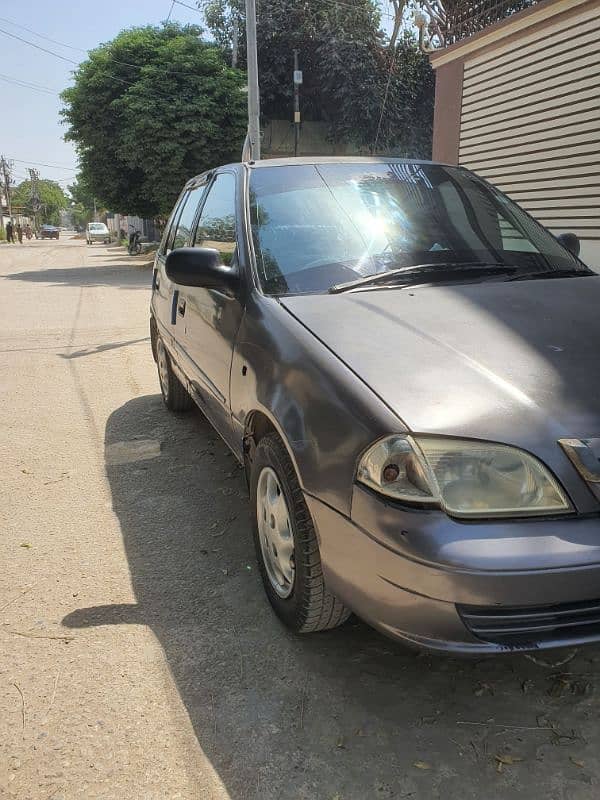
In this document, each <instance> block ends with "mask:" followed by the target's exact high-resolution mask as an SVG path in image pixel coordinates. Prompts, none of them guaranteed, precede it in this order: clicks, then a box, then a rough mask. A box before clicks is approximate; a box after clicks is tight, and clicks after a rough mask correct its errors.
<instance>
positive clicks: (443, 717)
mask: <svg viewBox="0 0 600 800" xmlns="http://www.w3.org/2000/svg"><path fill="white" fill-rule="evenodd" d="M142 262H143V259H142ZM149 280H150V270H149V268H148V267H147V266H144V265H143V263H142V264H140V261H139V260H134V259H130V258H129V257H128V256H127V255H124V254H123V251H122V250H121V249H118V248H107V247H104V246H101V245H98V246H93V247H91V248H87V247H86V246H85V244H84V243H83V242H81V241H78V240H61V241H60V242H58V243H57V242H31V243H26V244H24V245H23V246H22V247H19V246H18V245H16V246H8V245H3V246H0V392H1V398H0V399H1V408H2V424H1V428H0V430H1V435H0V447H1V458H0V465H1V467H0V468H1V470H2V481H1V483H0V486H1V489H0V491H1V493H2V502H1V503H0V528H1V531H2V536H1V537H0V576H1V577H0V797H6V798H18V800H30V799H31V800H96V798H102V800H110V799H114V800H123V798H131V800H167V799H170V800H175V799H176V798H177V799H178V800H192V799H193V800H197V799H198V800H200V799H201V800H246V799H248V800H250V799H252V800H254V799H256V800H368V799H369V798H376V799H378V800H386V799H387V798H409V797H410V798H416V799H417V800H420V799H421V798H423V800H430V798H438V797H439V798H444V800H467V799H469V798H472V799H473V800H480V799H481V798H485V800H506V799H507V798H508V799H509V800H511V799H512V798H517V797H519V798H520V797H528V798H540V799H541V798H543V800H550V799H555V800H566V798H568V800H579V798H585V799H586V800H588V798H589V800H591V798H597V797H598V792H599V788H598V778H599V776H600V764H599V753H600V730H599V725H598V691H599V689H600V687H599V681H598V677H597V675H598V667H599V664H600V661H599V659H600V649H598V648H592V649H589V650H586V651H584V652H580V653H579V654H577V655H576V656H575V658H574V659H573V660H572V661H571V662H570V663H568V664H567V665H565V666H562V667H557V668H548V667H544V666H541V665H539V664H534V663H532V662H531V661H529V660H526V659H524V658H523V657H518V656H515V657H509V658H506V659H502V660H501V659H496V660H488V661H479V662H474V661H456V660H451V659H447V658H441V657H430V656H428V655H419V654H415V653H412V652H409V651H406V650H404V649H403V648H401V647H399V646H397V645H395V644H393V643H391V642H388V641H387V640H386V639H384V638H382V637H381V636H379V635H378V634H377V633H375V632H373V631H371V630H370V629H368V628H367V627H366V626H365V625H363V624H362V623H360V622H358V621H356V620H351V621H350V622H349V623H348V624H347V625H346V626H344V627H343V628H342V629H340V630H338V631H334V632H329V633H325V634H320V635H316V636H312V637H296V636H293V635H292V634H290V633H289V632H287V631H286V630H284V629H283V628H282V627H281V625H280V624H279V622H278V621H277V620H276V618H275V617H274V616H273V614H272V613H271V611H270V609H269V607H268V605H267V602H266V600H265V598H264V595H263V593H262V589H261V587H260V585H259V580H258V575H257V571H256V569H255V566H254V555H253V551H252V546H251V542H250V536H249V531H248V509H247V498H246V491H245V487H244V482H243V480H242V476H241V473H240V471H239V470H238V468H237V467H236V464H235V462H234V459H233V458H232V457H231V456H230V455H229V454H228V452H227V451H226V449H225V447H224V445H223V444H222V442H221V441H220V439H219V438H218V437H217V436H216V435H215V434H214V433H213V432H212V430H211V429H210V428H209V427H208V425H207V424H206V422H205V421H203V418H202V416H201V415H200V413H199V412H198V413H191V414H188V415H180V416H173V415H169V414H168V412H167V411H166V410H165V409H164V408H163V406H162V403H161V399H160V396H159V393H158V383H157V378H156V373H155V367H154V363H153V361H152V358H151V354H150V344H149V340H148V310H147V309H148V284H149Z"/></svg>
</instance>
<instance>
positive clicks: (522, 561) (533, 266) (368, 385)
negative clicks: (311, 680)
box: [150, 158, 600, 654]
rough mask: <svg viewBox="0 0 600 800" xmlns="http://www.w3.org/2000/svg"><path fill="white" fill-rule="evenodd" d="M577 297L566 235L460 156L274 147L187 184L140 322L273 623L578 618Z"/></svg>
mask: <svg viewBox="0 0 600 800" xmlns="http://www.w3.org/2000/svg"><path fill="white" fill-rule="evenodd" d="M599 308H600V278H599V277H598V275H597V274H596V273H595V272H593V271H592V270H590V269H589V268H588V267H586V266H585V265H584V264H583V263H582V262H581V261H580V260H579V258H578V241H577V238H576V237H575V236H573V235H570V234H569V235H565V236H563V237H559V239H558V240H557V239H556V238H555V237H554V236H552V235H551V234H550V233H549V232H548V231H547V230H546V229H544V228H543V227H542V226H541V225H539V224H538V223H537V222H536V221H535V220H534V219H533V218H532V217H531V216H529V215H528V214H527V213H526V212H525V211H523V210H522V209H521V208H520V207H519V206H517V205H516V204H515V203H513V202H512V201H511V200H510V199H509V198H508V197H506V196H505V195H504V194H502V193H501V192H500V191H498V190H497V189H495V188H494V187H493V186H491V185H490V184H488V183H486V182H485V181H484V180H482V179H481V178H479V177H477V176H476V175H474V174H473V173H471V172H469V171H467V170H465V169H463V168H459V167H452V166H445V165H442V164H433V163H429V162H416V161H405V160H397V159H377V158H373V159H368V158H353V159H339V158H338V159H325V158H321V159H294V160H289V159H286V160H273V161H262V162H259V163H252V162H250V163H243V164H232V165H227V166H224V167H221V168H219V169H215V170H213V171H211V172H207V173H206V174H203V175H200V176H199V177H196V178H194V179H192V180H191V181H189V183H188V184H187V185H186V186H185V188H184V190H183V192H182V194H181V196H180V198H179V200H178V202H177V204H176V206H175V209H174V211H173V213H172V216H171V218H170V221H169V223H168V225H167V227H166V230H165V234H164V237H163V241H162V244H161V246H160V249H159V251H158V254H157V257H156V262H155V267H154V273H153V284H152V300H151V319H150V331H151V341H152V350H153V354H154V358H155V360H156V362H157V365H158V373H159V379H160V386H161V390H162V395H163V398H164V401H165V403H166V405H167V407H168V408H169V409H171V410H172V411H185V410H187V409H189V408H191V407H192V406H193V405H194V404H197V405H198V406H199V407H200V409H201V410H202V411H203V412H204V414H205V415H206V417H207V418H208V419H209V420H210V422H211V423H212V425H213V426H214V427H215V428H216V430H217V431H218V432H219V434H220V435H221V436H222V438H223V439H224V440H225V442H226V443H227V444H228V446H229V447H230V448H231V450H232V451H233V453H234V454H235V455H236V457H237V458H238V459H239V461H240V463H241V464H242V465H243V466H244V469H245V472H246V476H247V481H248V486H249V491H250V504H251V517H252V526H253V535H254V540H255V546H256V554H257V559H258V563H259V566H260V572H261V575H262V580H263V584H264V587H265V590H266V594H267V596H268V598H269V600H270V602H271V604H272V606H273V608H274V609H275V611H276V613H277V614H278V615H279V616H280V618H281V619H282V620H283V621H284V622H285V623H286V624H287V625H289V626H290V627H291V628H292V629H294V630H296V631H299V632H310V631H317V630H323V629H326V628H332V627H335V626H336V625H339V624H340V623H342V622H343V621H344V620H345V619H346V618H347V617H348V616H349V614H350V613H351V612H355V613H356V614H357V615H358V616H359V617H361V618H362V619H364V620H365V621H367V622H368V623H370V624H371V625H373V626H374V627H376V628H378V629H379V630H381V631H383V632H384V633H386V634H388V635H390V636H392V637H395V638H397V639H400V640H402V641H404V642H407V643H410V644H412V645H415V646H419V647H425V648H430V649H433V650H439V651H447V652H454V653H463V654H485V653H496V652H506V651H511V650H537V649H543V648H550V647H558V646H566V645H569V646H572V645H579V644H582V643H586V642H595V641H600V460H599V459H600V372H599V363H600V359H599V355H598V353H599V343H600V313H599Z"/></svg>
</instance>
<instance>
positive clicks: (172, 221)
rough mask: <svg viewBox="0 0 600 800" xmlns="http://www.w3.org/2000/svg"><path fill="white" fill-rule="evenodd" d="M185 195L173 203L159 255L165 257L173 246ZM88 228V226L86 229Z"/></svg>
mask: <svg viewBox="0 0 600 800" xmlns="http://www.w3.org/2000/svg"><path fill="white" fill-rule="evenodd" d="M186 197H187V195H184V196H183V197H180V198H179V199H178V200H177V202H176V203H175V207H174V208H173V211H171V216H170V217H169V219H168V222H167V224H166V225H165V230H164V233H163V237H162V242H161V245H160V254H161V255H163V256H164V255H167V253H168V252H169V251H170V250H171V249H172V244H173V236H174V235H175V227H176V222H177V217H178V216H179V211H180V210H181V206H182V205H183V203H184V202H185V200H186ZM89 227H90V226H89V225H88V228H89Z"/></svg>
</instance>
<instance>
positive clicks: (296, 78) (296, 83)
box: [294, 50, 302, 156]
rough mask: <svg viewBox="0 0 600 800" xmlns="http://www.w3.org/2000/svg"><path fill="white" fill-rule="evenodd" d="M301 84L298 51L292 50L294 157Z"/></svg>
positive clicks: (296, 150)
mask: <svg viewBox="0 0 600 800" xmlns="http://www.w3.org/2000/svg"><path fill="white" fill-rule="evenodd" d="M301 84H302V71H301V70H300V68H299V66H298V51H297V50H294V155H295V156H297V155H298V143H299V141H300V85H301Z"/></svg>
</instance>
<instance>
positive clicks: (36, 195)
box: [27, 167, 42, 231]
mask: <svg viewBox="0 0 600 800" xmlns="http://www.w3.org/2000/svg"><path fill="white" fill-rule="evenodd" d="M27 172H28V173H29V179H30V181H31V187H30V197H31V210H32V211H33V229H34V230H35V231H37V230H39V227H40V226H39V224H38V214H39V213H40V208H41V206H42V202H41V198H40V187H39V184H38V181H39V179H40V173H39V172H38V171H37V169H33V167H29V169H28V170H27Z"/></svg>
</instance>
